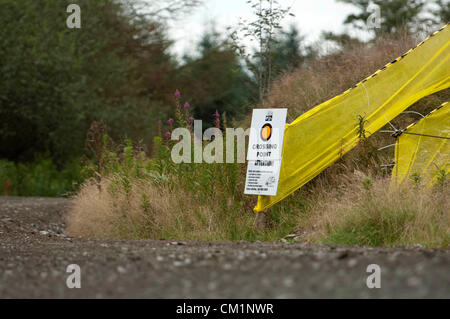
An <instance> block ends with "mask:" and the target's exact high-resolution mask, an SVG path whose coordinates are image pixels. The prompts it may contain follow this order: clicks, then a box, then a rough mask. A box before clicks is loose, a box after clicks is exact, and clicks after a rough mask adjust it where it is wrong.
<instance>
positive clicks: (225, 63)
mask: <svg viewBox="0 0 450 319" xmlns="http://www.w3.org/2000/svg"><path fill="white" fill-rule="evenodd" d="M197 51H198V53H199V56H198V57H190V56H185V57H184V60H185V64H184V65H183V66H181V67H180V68H179V70H178V72H177V73H178V78H177V83H178V86H179V88H180V89H182V94H183V97H184V99H185V100H188V101H189V102H190V104H191V105H192V106H193V112H194V115H195V117H196V118H199V119H202V120H204V121H209V120H212V118H213V114H214V113H215V112H216V110H217V111H219V112H220V113H223V112H226V114H227V117H228V118H229V119H233V118H237V117H240V116H242V115H243V114H246V111H247V110H246V107H247V105H248V104H249V101H251V100H252V97H253V96H254V95H255V85H254V82H253V81H252V79H251V78H250V76H249V75H248V74H247V73H246V72H245V71H244V69H243V67H242V65H241V61H240V59H239V56H238V55H237V54H236V52H235V50H234V48H233V46H232V45H231V44H230V43H229V42H228V41H226V40H223V39H222V38H221V37H220V35H219V34H218V33H217V32H215V31H214V30H210V31H207V32H205V34H204V35H203V36H202V38H201V40H200V41H199V43H198V49H197ZM211 123H212V121H211Z"/></svg>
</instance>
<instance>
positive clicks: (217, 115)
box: [214, 110, 220, 128]
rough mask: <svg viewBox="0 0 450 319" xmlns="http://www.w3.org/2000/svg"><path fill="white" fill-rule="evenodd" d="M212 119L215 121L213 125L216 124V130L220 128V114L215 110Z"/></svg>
mask: <svg viewBox="0 0 450 319" xmlns="http://www.w3.org/2000/svg"><path fill="white" fill-rule="evenodd" d="M214 117H215V118H216V121H215V124H216V128H220V119H219V118H220V114H219V112H217V110H216V113H214Z"/></svg>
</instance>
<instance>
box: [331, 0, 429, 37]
mask: <svg viewBox="0 0 450 319" xmlns="http://www.w3.org/2000/svg"><path fill="white" fill-rule="evenodd" d="M338 1H339V2H343V3H348V4H352V5H354V6H356V7H357V8H358V9H359V10H360V13H359V14H350V15H349V16H348V17H347V18H346V19H345V21H344V23H345V24H350V25H352V26H354V27H355V28H358V29H366V28H367V24H366V23H367V20H368V18H369V16H370V15H371V13H370V12H368V11H367V9H368V7H369V4H371V3H373V4H375V5H377V6H378V7H379V8H380V10H381V26H380V28H375V29H373V31H374V33H375V35H376V36H379V35H381V34H385V33H390V34H394V33H396V32H397V31H398V30H399V28H400V27H406V28H407V29H408V30H410V31H411V32H417V31H420V30H421V28H422V27H423V25H424V23H425V22H426V20H425V19H423V18H421V17H420V14H421V13H422V12H423V11H424V6H425V4H426V2H425V1H424V0H338Z"/></svg>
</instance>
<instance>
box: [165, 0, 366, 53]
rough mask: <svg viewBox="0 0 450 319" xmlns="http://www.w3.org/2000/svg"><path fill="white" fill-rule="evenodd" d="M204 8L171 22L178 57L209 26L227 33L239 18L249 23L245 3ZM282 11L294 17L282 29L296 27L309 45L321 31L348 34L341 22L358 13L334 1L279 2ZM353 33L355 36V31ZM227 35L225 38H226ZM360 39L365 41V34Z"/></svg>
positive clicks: (212, 3) (230, 0) (217, 2)
mask: <svg viewBox="0 0 450 319" xmlns="http://www.w3.org/2000/svg"><path fill="white" fill-rule="evenodd" d="M204 1H205V3H204V5H203V6H201V7H199V8H196V9H195V10H193V14H192V15H188V16H185V17H183V18H182V19H180V20H178V21H176V22H173V23H172V24H171V26H170V33H169V34H170V36H171V38H172V39H173V40H174V41H175V43H174V47H173V49H172V50H173V51H174V53H176V54H178V55H179V56H181V55H182V54H183V53H188V54H193V52H192V50H193V49H194V48H195V44H196V43H197V42H198V40H199V39H200V37H201V36H202V34H203V33H204V31H205V30H207V29H208V26H211V25H215V26H216V30H218V31H222V30H223V32H224V33H225V32H226V27H227V26H236V25H237V23H238V21H239V18H243V19H247V20H252V9H251V8H250V6H249V5H248V4H247V3H246V0H204ZM279 2H280V4H281V5H282V6H283V7H289V6H291V7H292V9H291V12H292V13H293V14H294V15H295V17H291V16H287V17H286V18H285V19H284V20H283V23H282V25H283V26H285V27H287V26H288V25H289V24H292V23H295V24H296V25H297V26H298V27H299V29H300V32H301V33H302V34H303V35H305V36H306V40H307V41H308V42H314V41H316V40H318V39H319V36H320V34H321V32H322V31H324V30H325V31H334V32H342V31H345V30H347V29H346V28H347V27H346V26H344V25H343V21H344V20H345V18H346V17H347V15H348V14H349V13H352V12H357V9H355V7H354V6H351V5H348V4H343V3H339V2H337V1H335V0H279ZM349 31H352V33H353V34H354V35H356V34H355V33H354V32H355V31H354V30H349ZM225 35H226V34H224V36H225ZM359 36H362V37H366V36H367V35H365V34H362V33H361V34H359Z"/></svg>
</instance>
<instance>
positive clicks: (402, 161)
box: [391, 102, 450, 186]
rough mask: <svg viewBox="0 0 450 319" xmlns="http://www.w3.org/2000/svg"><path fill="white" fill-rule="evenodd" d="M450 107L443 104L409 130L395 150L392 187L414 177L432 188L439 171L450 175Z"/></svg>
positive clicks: (402, 135)
mask: <svg viewBox="0 0 450 319" xmlns="http://www.w3.org/2000/svg"><path fill="white" fill-rule="evenodd" d="M449 139H450V105H449V103H448V102H447V103H444V104H443V105H441V106H440V107H439V108H437V109H436V110H434V111H433V112H431V113H430V114H428V115H427V116H426V117H425V118H423V119H421V120H420V121H418V122H417V123H414V124H412V125H410V126H408V127H407V128H406V129H405V130H404V132H403V133H402V134H401V135H400V136H399V138H398V139H397V142H396V146H395V163H396V165H395V166H394V169H393V171H392V180H391V186H394V185H400V184H402V183H404V182H405V179H406V180H407V179H408V178H412V177H416V178H417V181H418V182H421V183H426V184H429V185H430V184H432V183H433V182H435V181H436V179H437V178H438V176H439V174H438V173H439V171H441V172H446V173H449V171H450V165H449V161H450V140H449Z"/></svg>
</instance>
